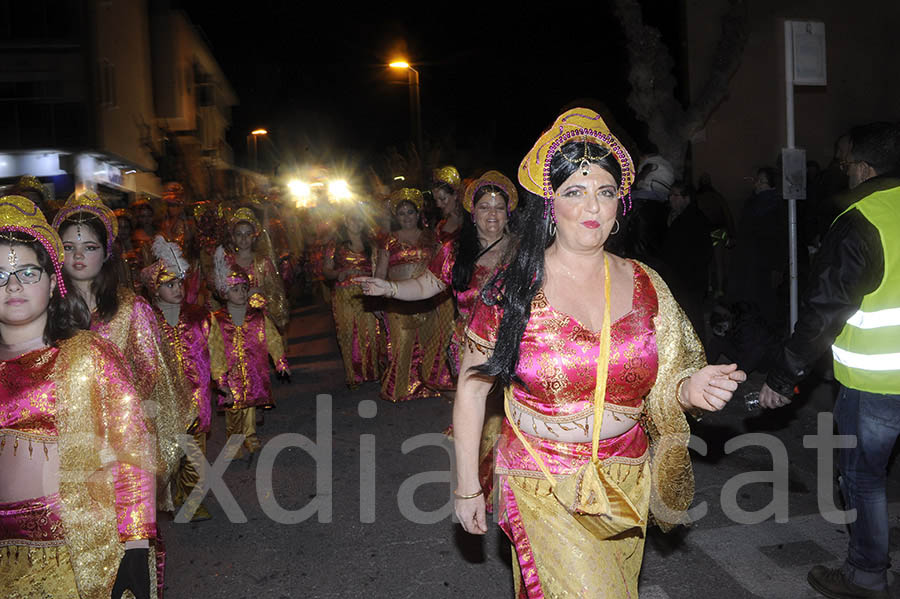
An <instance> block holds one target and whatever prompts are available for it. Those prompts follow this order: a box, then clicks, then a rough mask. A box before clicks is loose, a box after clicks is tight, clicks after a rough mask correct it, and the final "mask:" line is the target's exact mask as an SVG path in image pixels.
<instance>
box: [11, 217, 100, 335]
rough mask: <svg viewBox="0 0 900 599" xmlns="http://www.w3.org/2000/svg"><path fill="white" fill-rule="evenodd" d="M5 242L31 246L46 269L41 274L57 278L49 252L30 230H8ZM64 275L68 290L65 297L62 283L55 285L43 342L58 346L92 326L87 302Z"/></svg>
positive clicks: (40, 264)
mask: <svg viewBox="0 0 900 599" xmlns="http://www.w3.org/2000/svg"><path fill="white" fill-rule="evenodd" d="M3 241H4V242H12V245H21V246H24V247H27V248H31V250H32V251H34V253H35V254H36V255H37V260H38V266H40V267H41V269H43V271H44V274H43V275H42V276H45V277H53V278H54V280H55V279H56V270H54V267H53V261H52V260H51V259H50V254H48V253H47V249H46V248H45V247H44V246H43V244H41V243H40V242H39V241H38V240H37V239H35V238H34V237H32V236H31V235H28V234H27V233H21V232H18V231H15V232H9V233H5V234H4V235H3ZM62 278H63V283H64V284H65V286H66V289H68V290H69V292H68V293H67V294H66V296H65V297H63V296H62V294H60V292H59V285H56V286H55V287H54V288H53V291H52V292H51V294H50V303H49V304H47V324H46V325H44V343H46V344H47V345H56V344H57V343H58V342H60V341H63V340H65V339H68V338H70V337H72V336H73V335H75V333H77V332H78V331H79V330H81V329H88V328H90V326H91V314H90V312H88V309H87V307H86V306H85V304H84V302H82V301H81V300H80V299H79V298H78V297H77V293H76V292H75V288H74V285H73V283H72V281H71V279H69V276H68V275H67V274H66V273H65V272H63V273H62Z"/></svg>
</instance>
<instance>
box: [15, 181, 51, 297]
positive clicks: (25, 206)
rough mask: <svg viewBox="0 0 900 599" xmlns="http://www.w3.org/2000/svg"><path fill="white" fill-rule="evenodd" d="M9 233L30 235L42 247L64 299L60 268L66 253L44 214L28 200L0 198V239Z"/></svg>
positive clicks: (17, 197)
mask: <svg viewBox="0 0 900 599" xmlns="http://www.w3.org/2000/svg"><path fill="white" fill-rule="evenodd" d="M11 232H19V233H25V234H27V235H31V236H32V237H34V238H35V239H36V240H37V241H38V243H40V244H41V245H42V246H44V249H45V250H47V253H48V254H49V255H50V261H51V262H52V263H53V270H54V274H55V275H56V287H57V288H58V289H59V294H60V296H61V297H65V296H66V284H65V283H64V282H63V274H62V267H63V261H64V260H65V258H66V252H65V251H64V250H63V244H62V239H60V238H59V234H58V233H57V232H56V230H55V229H54V228H53V227H51V226H50V225H49V224H48V223H47V219H46V218H44V214H43V213H42V212H41V211H40V210H38V207H37V206H35V204H34V202H32V201H31V200H29V199H28V198H24V197H22V196H6V197H2V198H0V238H2V237H3V233H11Z"/></svg>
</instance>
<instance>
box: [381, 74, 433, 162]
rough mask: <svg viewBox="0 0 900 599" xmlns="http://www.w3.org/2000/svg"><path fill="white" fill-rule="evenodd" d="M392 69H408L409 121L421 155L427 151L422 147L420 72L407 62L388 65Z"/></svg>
mask: <svg viewBox="0 0 900 599" xmlns="http://www.w3.org/2000/svg"><path fill="white" fill-rule="evenodd" d="M388 66H389V67H391V68H392V69H406V73H407V75H408V76H409V80H408V82H409V121H410V128H411V129H412V131H413V135H414V136H415V139H416V146H417V150H418V152H419V154H420V155H421V154H422V153H423V152H424V151H425V149H424V148H423V147H422V101H421V98H420V97H419V71H417V70H415V69H414V68H412V66H411V65H410V64H409V63H408V62H406V61H405V60H395V61H394V62H392V63H390V64H389V65H388Z"/></svg>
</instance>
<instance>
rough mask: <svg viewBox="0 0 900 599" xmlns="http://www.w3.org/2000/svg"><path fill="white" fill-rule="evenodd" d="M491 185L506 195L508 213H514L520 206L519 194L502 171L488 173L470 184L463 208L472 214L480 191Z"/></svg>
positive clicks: (467, 187) (464, 196)
mask: <svg viewBox="0 0 900 599" xmlns="http://www.w3.org/2000/svg"><path fill="white" fill-rule="evenodd" d="M490 185H493V186H494V187H498V188H499V189H501V190H503V193H505V194H506V197H507V203H506V209H507V211H509V212H512V211H513V210H515V209H516V207H517V206H518V205H519V192H517V191H516V186H515V185H513V182H512V181H510V180H509V178H508V177H507V176H506V175H504V174H503V173H501V172H500V171H488V172H486V173H485V174H483V175H481V176H480V177H478V178H477V179H475V180H474V181H472V182H471V183H469V184H468V185H467V186H466V193H465V194H464V195H463V201H462V205H463V208H465V209H466V211H468V212H472V208H473V207H474V206H475V198H476V197H477V196H478V190H480V189H481V188H482V187H487V186H490Z"/></svg>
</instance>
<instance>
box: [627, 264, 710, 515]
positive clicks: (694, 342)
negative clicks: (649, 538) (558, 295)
mask: <svg viewBox="0 0 900 599" xmlns="http://www.w3.org/2000/svg"><path fill="white" fill-rule="evenodd" d="M642 267H643V268H644V270H645V271H646V272H647V274H648V275H649V276H650V280H651V282H652V283H653V287H654V289H655V290H656V296H657V300H658V303H659V312H658V314H657V316H656V318H654V324H655V325H656V346H657V351H658V354H659V370H658V372H657V375H656V383H655V384H654V385H653V389H652V390H651V391H650V394H649V395H648V397H647V400H646V402H645V406H646V410H647V414H648V418H646V419H645V423H646V427H647V433H648V435H649V436H650V447H651V461H650V466H651V469H652V472H653V486H652V491H651V496H650V509H651V511H652V512H653V516H654V518H655V519H656V521H657V522H658V523H659V525H660V527H661V528H662V529H663V530H668V529H670V528H672V527H673V526H675V525H677V524H680V523H683V522H685V521H686V514H685V512H686V510H687V509H688V508H689V507H690V505H691V502H692V501H693V497H694V473H693V469H692V468H691V459H690V455H689V453H688V447H687V445H688V441H689V440H690V436H691V431H690V427H689V426H688V423H687V419H686V418H685V415H684V412H683V411H682V407H681V404H680V403H679V401H678V398H677V396H676V391H677V388H678V386H679V385H678V383H679V382H680V381H681V380H682V379H683V378H684V377H687V376H690V375H692V374H693V373H695V372H697V371H698V370H699V369H701V368H703V367H704V366H706V356H705V353H704V351H703V345H702V344H701V343H700V340H699V339H698V338H697V334H696V333H695V332H694V329H693V327H692V326H691V323H690V321H689V320H688V319H687V316H685V314H684V311H683V310H682V309H681V307H680V306H679V305H678V303H677V302H676V301H675V298H673V297H672V293H671V292H670V291H669V288H668V286H667V285H666V284H665V282H664V281H663V280H662V278H661V277H660V276H659V275H658V274H657V273H656V272H655V271H654V270H652V269H651V268H649V267H647V266H644V265H642Z"/></svg>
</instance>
